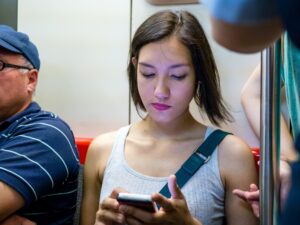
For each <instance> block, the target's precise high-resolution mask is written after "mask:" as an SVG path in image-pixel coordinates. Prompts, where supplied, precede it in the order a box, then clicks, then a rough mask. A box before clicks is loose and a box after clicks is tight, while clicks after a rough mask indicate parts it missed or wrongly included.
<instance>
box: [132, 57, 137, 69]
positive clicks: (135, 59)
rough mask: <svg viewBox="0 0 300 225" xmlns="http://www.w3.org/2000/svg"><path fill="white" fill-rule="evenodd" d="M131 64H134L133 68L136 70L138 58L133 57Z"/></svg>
mask: <svg viewBox="0 0 300 225" xmlns="http://www.w3.org/2000/svg"><path fill="white" fill-rule="evenodd" d="M131 62H132V64H133V66H134V67H135V68H136V67H137V58H136V57H132V58H131Z"/></svg>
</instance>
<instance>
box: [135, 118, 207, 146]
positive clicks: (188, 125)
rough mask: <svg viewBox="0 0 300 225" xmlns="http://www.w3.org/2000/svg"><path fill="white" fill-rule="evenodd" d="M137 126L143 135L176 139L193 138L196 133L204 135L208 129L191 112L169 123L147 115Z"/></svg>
mask: <svg viewBox="0 0 300 225" xmlns="http://www.w3.org/2000/svg"><path fill="white" fill-rule="evenodd" d="M136 128H138V130H139V131H141V132H142V135H143V136H148V137H153V138H156V139H166V138H168V139H170V138H171V139H174V140H175V139H176V140H179V139H190V138H193V136H194V135H195V133H197V136H198V137H199V134H203V135H204V133H205V131H206V126H204V125H203V124H201V123H199V122H198V121H196V120H195V119H194V117H193V116H192V115H191V114H190V112H188V113H186V115H185V116H182V117H181V118H179V119H177V120H176V121H172V122H169V123H158V122H156V121H154V120H152V119H151V117H149V116H147V117H146V118H145V119H144V120H142V121H140V122H139V123H137V124H136ZM195 131H196V132H195ZM199 132H200V133H199Z"/></svg>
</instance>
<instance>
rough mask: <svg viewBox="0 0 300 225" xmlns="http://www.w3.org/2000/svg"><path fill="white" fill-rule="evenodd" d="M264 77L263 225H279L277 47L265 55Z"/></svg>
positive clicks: (261, 180)
mask: <svg viewBox="0 0 300 225" xmlns="http://www.w3.org/2000/svg"><path fill="white" fill-rule="evenodd" d="M264 54H265V57H266V62H265V63H263V58H264V57H263V55H264ZM261 74H262V76H261V111H260V118H261V120H260V149H261V151H260V174H259V175H260V176H259V177H260V178H259V182H260V224H261V225H276V224H278V219H277V216H278V211H279V204H278V203H279V201H278V200H279V198H278V196H279V182H278V181H279V179H278V168H279V166H278V163H279V140H280V138H279V134H280V123H279V122H280V121H279V118H280V117H279V115H280V111H279V108H280V76H279V71H278V69H277V71H276V65H275V47H274V46H272V47H270V48H268V49H267V50H266V51H265V53H262V58H261Z"/></svg>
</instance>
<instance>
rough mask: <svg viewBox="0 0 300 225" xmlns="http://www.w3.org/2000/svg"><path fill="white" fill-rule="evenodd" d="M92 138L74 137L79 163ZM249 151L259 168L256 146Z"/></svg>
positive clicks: (82, 159) (82, 161)
mask: <svg viewBox="0 0 300 225" xmlns="http://www.w3.org/2000/svg"><path fill="white" fill-rule="evenodd" d="M92 140H93V138H80V137H77V138H75V141H76V145H77V149H78V152H79V157H80V163H81V164H84V162H85V158H86V153H87V150H88V148H89V145H90V144H91V142H92ZM251 152H252V154H253V157H254V160H255V166H256V169H257V171H258V169H259V165H258V161H259V148H258V147H252V148H251Z"/></svg>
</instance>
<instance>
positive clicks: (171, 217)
mask: <svg viewBox="0 0 300 225" xmlns="http://www.w3.org/2000/svg"><path fill="white" fill-rule="evenodd" d="M168 187H169V191H170V193H171V196H172V197H171V198H170V199H168V198H166V197H164V196H163V195H161V194H159V193H155V194H153V195H152V200H153V201H155V202H156V203H157V204H159V205H160V206H161V207H160V209H159V211H158V212H156V213H149V212H146V211H143V210H141V209H138V208H135V207H130V206H125V205H122V206H120V207H119V210H120V212H122V213H124V215H125V218H126V219H125V220H126V223H127V224H129V225H139V224H170V225H171V224H174V225H175V224H176V225H180V224H190V225H193V224H195V225H196V224H197V225H201V223H199V222H198V221H197V220H196V219H194V218H193V216H192V215H191V214H190V212H189V209H188V206H187V203H186V200H185V197H184V195H183V194H182V192H181V190H180V189H179V187H178V186H177V183H176V177H175V176H174V175H172V176H170V177H169V180H168Z"/></svg>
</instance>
